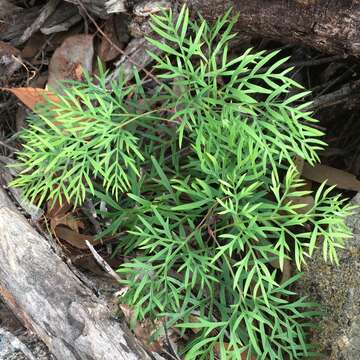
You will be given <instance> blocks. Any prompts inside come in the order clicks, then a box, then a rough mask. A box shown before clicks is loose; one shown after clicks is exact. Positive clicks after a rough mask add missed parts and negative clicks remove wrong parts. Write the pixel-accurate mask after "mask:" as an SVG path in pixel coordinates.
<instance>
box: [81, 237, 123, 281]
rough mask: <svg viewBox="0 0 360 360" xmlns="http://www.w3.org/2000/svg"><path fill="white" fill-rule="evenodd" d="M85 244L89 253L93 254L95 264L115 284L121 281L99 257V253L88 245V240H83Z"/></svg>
mask: <svg viewBox="0 0 360 360" xmlns="http://www.w3.org/2000/svg"><path fill="white" fill-rule="evenodd" d="M85 243H86V245H87V247H88V248H89V250H90V251H91V253H92V254H93V256H94V258H95V260H96V261H97V263H98V264H99V265H100V266H101V267H102V268H103V269H104V270H105V271H106V272H107V273H108V274H109V275H110V276H111V277H112V278H114V279H115V280H116V281H117V282H120V281H121V278H120V276H119V275H118V274H117V273H116V272H115V271H114V270H113V269H112V267H111V266H110V265H109V264H108V263H107V262H106V261H105V260H104V259H103V258H102V257H101V256H100V255H99V253H98V252H97V251H96V250H95V248H94V247H93V246H92V245H91V244H90V242H89V241H88V240H85Z"/></svg>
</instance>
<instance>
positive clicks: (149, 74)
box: [77, 0, 161, 85]
mask: <svg viewBox="0 0 360 360" xmlns="http://www.w3.org/2000/svg"><path fill="white" fill-rule="evenodd" d="M77 2H78V4H79V6H80V7H81V9H82V10H83V11H84V13H85V14H86V16H87V17H88V18H89V20H90V21H91V22H92V23H93V25H94V26H95V27H96V30H97V31H98V32H99V33H100V34H101V35H102V36H103V37H104V39H105V40H106V41H107V42H108V43H109V44H110V45H111V46H113V47H114V48H115V49H116V50H117V51H118V52H119V53H120V54H122V55H123V56H125V57H126V58H127V59H128V60H129V62H130V63H131V64H133V65H135V66H136V67H137V68H138V69H139V71H141V70H142V71H144V73H145V74H146V75H147V76H149V77H150V78H151V79H153V80H154V81H155V82H156V83H157V84H158V85H161V82H160V81H159V80H158V78H157V77H156V76H155V75H153V74H152V73H151V72H150V71H148V70H146V69H145V68H143V67H142V66H141V65H140V64H138V63H137V62H136V61H134V60H133V59H132V58H131V57H130V56H129V55H127V54H126V52H125V51H124V50H123V49H121V48H120V47H119V46H117V45H116V44H115V43H114V42H113V41H111V39H110V38H109V37H108V36H107V35H106V34H105V32H104V31H102V30H101V28H100V26H99V25H98V24H97V22H96V21H95V20H94V18H93V17H92V16H91V15H90V14H89V12H88V11H87V9H86V7H85V6H84V4H83V3H82V2H81V0H77Z"/></svg>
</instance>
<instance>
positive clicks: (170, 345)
mask: <svg viewBox="0 0 360 360" xmlns="http://www.w3.org/2000/svg"><path fill="white" fill-rule="evenodd" d="M163 327H164V332H165V338H166V342H167V343H168V346H169V348H170V350H171V353H169V355H170V356H171V357H172V358H174V359H175V360H181V359H180V358H179V356H178V354H177V353H176V351H175V349H174V347H173V345H172V343H171V340H170V338H169V333H168V329H167V326H166V322H165V321H163Z"/></svg>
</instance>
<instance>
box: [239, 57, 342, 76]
mask: <svg viewBox="0 0 360 360" xmlns="http://www.w3.org/2000/svg"><path fill="white" fill-rule="evenodd" d="M344 59H345V57H344V56H343V55H334V56H329V57H325V58H322V59H315V60H306V61H295V62H285V63H283V64H281V65H280V66H278V67H277V69H287V68H290V67H295V68H297V67H308V66H318V65H322V64H327V63H329V62H333V61H337V60H344ZM270 68H271V66H264V67H262V68H260V70H259V71H261V72H266V71H267V70H269V69H270ZM249 74H251V70H249V71H246V72H244V73H242V74H241V75H242V76H246V75H249Z"/></svg>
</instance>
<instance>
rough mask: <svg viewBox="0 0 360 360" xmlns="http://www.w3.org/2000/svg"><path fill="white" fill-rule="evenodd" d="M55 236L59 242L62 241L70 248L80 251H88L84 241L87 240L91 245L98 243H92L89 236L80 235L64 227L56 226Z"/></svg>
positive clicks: (92, 239) (92, 240) (91, 237)
mask: <svg viewBox="0 0 360 360" xmlns="http://www.w3.org/2000/svg"><path fill="white" fill-rule="evenodd" d="M55 234H56V236H57V237H58V238H59V239H60V240H64V241H66V242H67V243H68V244H70V245H71V246H73V247H75V248H77V249H80V250H87V249H88V247H87V245H86V243H85V240H88V241H89V242H90V243H91V244H93V245H94V244H96V243H98V242H99V241H94V238H93V236H91V235H85V234H80V233H78V232H76V231H74V230H71V229H69V228H68V227H67V226H64V225H58V226H56V228H55Z"/></svg>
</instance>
